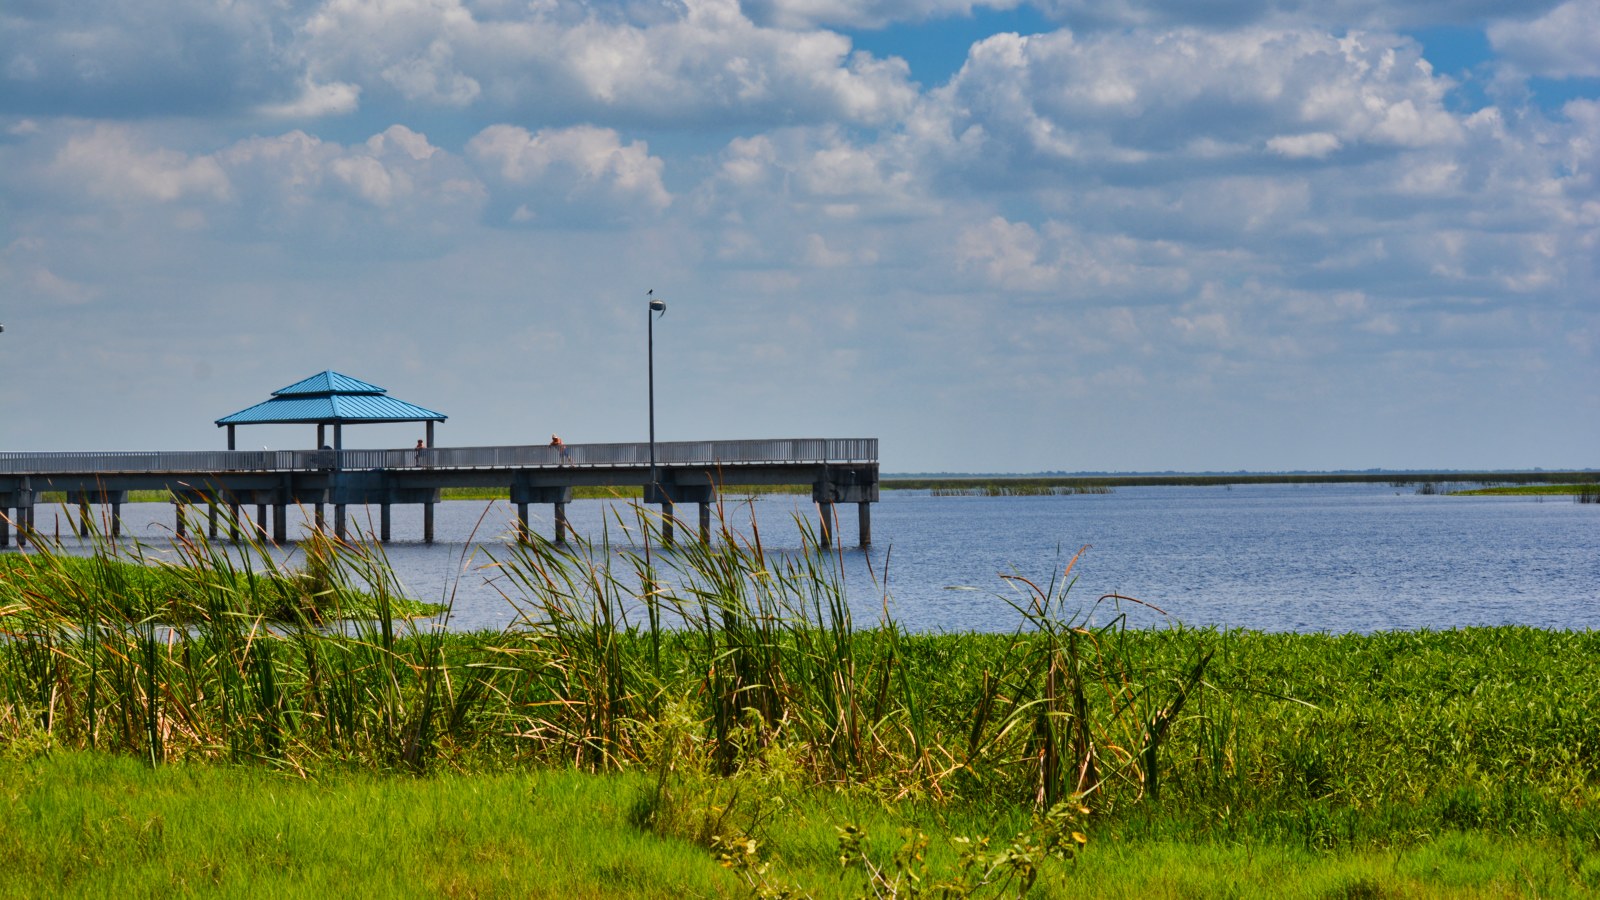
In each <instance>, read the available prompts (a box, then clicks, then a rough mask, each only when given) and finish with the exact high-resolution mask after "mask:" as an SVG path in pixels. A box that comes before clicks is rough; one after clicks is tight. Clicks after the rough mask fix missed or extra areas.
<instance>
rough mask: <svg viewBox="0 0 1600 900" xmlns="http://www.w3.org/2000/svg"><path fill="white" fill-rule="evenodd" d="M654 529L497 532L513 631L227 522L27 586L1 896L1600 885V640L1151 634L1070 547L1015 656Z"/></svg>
mask: <svg viewBox="0 0 1600 900" xmlns="http://www.w3.org/2000/svg"><path fill="white" fill-rule="evenodd" d="M634 513H635V515H636V516H637V517H638V518H637V520H636V521H633V522H629V523H622V522H618V523H617V524H618V526H619V527H620V526H622V525H624V524H626V525H627V526H628V530H629V532H630V533H631V534H635V535H644V536H645V540H644V542H643V544H642V545H641V546H639V547H637V548H631V547H630V548H622V549H618V548H613V547H609V546H606V544H605V543H604V540H603V536H602V540H601V541H600V542H599V543H598V544H596V545H585V544H582V543H580V544H577V545H576V546H574V547H572V548H564V547H555V546H552V545H549V544H547V543H533V544H527V545H519V546H514V547H508V548H504V549H503V550H502V551H497V553H498V556H499V558H497V559H493V560H491V562H490V565H491V567H492V569H493V571H494V573H495V574H496V575H497V579H498V580H497V582H496V583H497V584H500V585H501V587H502V590H503V591H504V592H505V594H506V599H507V602H509V603H512V604H514V605H515V606H516V608H517V609H518V610H519V611H520V612H521V621H520V622H519V623H518V624H517V625H516V626H515V627H513V628H511V629H508V630H507V631H506V632H504V633H499V634H449V633H446V632H444V631H441V630H438V629H433V628H428V627H421V626H418V625H415V624H408V623H405V622H403V621H398V620H397V619H396V618H395V617H393V616H389V615H380V616H378V617H377V618H375V619H373V620H364V621H358V622H354V623H350V624H349V625H347V626H340V627H328V626H327V625H325V624H324V621H326V620H324V619H319V618H317V617H312V616H309V615H294V616H291V617H290V618H288V619H281V620H279V621H277V622H276V623H271V622H269V621H268V620H267V619H266V618H265V616H264V615H263V614H262V613H261V612H260V611H259V610H254V609H252V608H250V607H248V606H241V605H240V602H241V599H242V596H241V588H240V585H241V583H244V584H249V583H250V582H248V580H247V581H245V582H241V581H240V580H239V578H238V576H239V574H240V573H239V572H238V566H239V563H238V561H237V559H238V557H237V555H235V554H230V553H227V552H223V551H222V550H220V549H219V548H213V547H209V546H208V545H206V544H204V543H203V541H200V542H194V540H195V539H191V543H188V544H185V545H183V546H182V547H181V548H180V550H181V554H182V563H183V564H182V565H175V566H171V567H169V571H167V572H165V573H164V574H163V578H162V580H158V581H156V582H149V581H145V580H141V579H139V578H132V577H123V576H122V575H117V574H111V575H104V576H102V575H101V574H96V573H102V572H106V573H117V572H120V571H121V570H120V569H118V568H117V567H114V566H113V567H103V568H95V569H91V571H90V573H89V574H87V575H85V574H84V573H82V572H78V571H76V570H74V569H72V568H71V566H73V565H76V563H68V562H66V561H65V560H64V558H61V557H57V556H54V555H51V554H48V553H45V554H39V555H37V556H36V557H35V563H34V565H35V567H34V568H32V569H26V570H25V571H26V573H27V574H26V575H25V576H23V575H19V574H18V572H22V571H24V569H23V568H21V567H18V566H16V565H14V564H8V565H6V566H3V567H0V759H3V760H4V763H3V767H4V768H3V772H0V783H3V784H4V785H5V788H4V789H3V790H0V804H4V806H3V811H0V814H3V816H4V819H3V825H4V827H3V828H0V853H3V862H5V863H6V865H0V870H12V869H15V870H18V871H22V872H31V873H33V874H32V876H30V877H31V878H32V879H33V880H32V881H31V882H6V881H5V880H4V879H5V878H6V877H8V876H7V875H5V874H3V873H0V886H4V889H5V890H7V891H12V892H18V893H26V892H27V890H26V884H28V883H36V884H45V885H53V886H56V887H59V890H60V892H62V893H79V892H88V893H102V892H103V893H110V892H111V891H113V890H116V891H118V892H121V888H120V887H118V885H130V886H134V887H136V888H137V887H138V886H139V885H145V884H156V883H159V884H160V885H163V886H165V887H167V888H171V887H172V886H174V885H177V886H179V888H180V889H182V885H190V886H191V887H192V889H195V890H200V889H205V890H210V889H212V888H215V889H217V890H219V891H225V892H227V891H238V892H243V891H245V890H247V889H248V888H250V887H255V886H258V885H266V884H268V883H269V881H270V883H271V884H273V885H278V886H281V889H282V891H283V892H286V893H292V892H296V891H298V890H299V888H298V887H297V885H298V884H299V882H297V881H295V880H294V879H296V878H302V877H303V878H304V879H305V880H306V881H305V883H306V884H315V883H318V882H319V881H320V880H323V879H326V878H333V877H338V878H342V879H349V880H354V881H357V882H360V883H364V884H365V883H369V882H370V883H371V884H374V885H377V886H378V887H376V888H375V891H376V892H384V891H388V892H390V893H394V894H409V895H420V894H430V895H431V894H438V893H446V894H452V893H455V894H474V893H475V894H519V893H533V894H536V895H537V894H539V893H540V892H541V891H542V890H544V889H543V888H540V887H536V886H530V884H531V882H530V881H529V878H530V876H529V870H531V871H541V870H544V869H547V868H552V867H555V868H559V869H560V870H561V871H562V872H563V873H567V872H570V873H572V874H570V875H567V874H562V875H561V878H566V879H567V880H566V881H562V880H559V879H553V880H552V879H546V880H544V881H540V882H539V883H540V884H545V883H549V884H551V885H554V887H551V888H550V889H549V892H550V893H557V892H559V893H565V894H577V895H579V896H611V895H618V894H633V895H640V896H651V895H661V894H663V893H666V892H668V891H671V892H672V893H674V894H677V895H680V896H681V895H684V894H685V893H688V894H689V895H691V896H699V895H704V896H782V895H784V892H785V891H792V890H793V889H795V888H801V889H803V890H804V892H805V893H809V894H814V895H816V896H910V895H913V894H915V892H916V891H915V890H913V888H915V889H916V890H920V891H923V895H927V896H941V895H940V894H938V893H937V892H936V891H934V890H933V888H934V886H936V885H942V886H943V887H944V888H946V889H947V892H946V893H945V894H943V896H963V895H966V894H986V895H991V896H993V895H998V896H1007V895H1013V894H1019V893H1027V892H1029V891H1031V892H1032V894H1031V895H1036V896H1065V895H1066V894H1067V893H1080V892H1087V893H1090V894H1094V895H1102V896H1135V895H1138V896H1149V895H1152V894H1154V895H1157V896H1161V895H1170V896H1214V895H1236V896H1286V895H1299V896H1308V897H1316V896H1339V897H1379V896H1516V895H1524V896H1559V895H1562V894H1564V893H1565V894H1569V895H1573V896H1578V895H1582V893H1583V892H1585V891H1600V666H1597V665H1596V663H1597V661H1600V635H1597V634H1593V633H1567V632H1549V631H1540V630H1535V629H1526V628H1498V629H1468V630H1460V631H1442V632H1420V633H1390V634H1375V635H1367V636H1362V635H1283V634H1260V633H1249V632H1219V631H1214V630H1205V629H1201V630H1196V629H1185V628H1182V627H1177V626H1173V627H1170V628H1164V629H1157V630H1150V631H1141V630H1135V629H1131V628H1129V627H1127V624H1126V619H1125V618H1123V617H1122V616H1121V615H1120V614H1119V612H1118V610H1119V608H1121V607H1123V606H1126V605H1128V604H1134V603H1137V602H1138V601H1136V600H1132V599H1130V598H1121V597H1103V598H1099V599H1098V600H1096V599H1092V598H1089V599H1084V600H1078V599H1076V598H1073V597H1072V596H1071V593H1070V588H1071V584H1072V582H1071V571H1072V564H1071V563H1070V562H1069V563H1067V564H1066V565H1064V566H1063V567H1062V569H1061V571H1059V572H1056V573H1053V574H1052V573H1046V575H1045V577H1043V578H1041V579H1039V580H1037V581H1030V580H1026V579H1024V578H1021V577H1018V576H1006V577H1005V578H1004V579H1003V580H1002V582H1001V583H1002V586H1003V589H1004V590H1005V591H1006V592H1007V593H1006V594H1005V596H1007V597H1008V598H1009V600H1010V602H1011V603H1012V604H1013V608H1014V610H1015V616H1016V623H1017V628H1016V630H1015V631H1014V632H1012V633H1009V634H953V635H940V634H908V633H905V632H903V631H901V630H900V629H899V628H898V627H897V626H896V625H895V624H894V623H893V622H892V621H890V620H887V619H884V620H880V621H878V622H877V623H875V624H874V625H873V626H872V627H868V628H858V627H856V625H855V623H854V622H853V620H852V617H851V614H850V610H849V608H848V607H847V606H846V605H845V604H844V598H843V593H842V588H841V587H840V585H841V584H842V579H841V578H840V577H839V573H838V572H837V571H836V570H835V569H834V568H833V567H834V566H836V565H838V564H839V560H840V558H839V557H836V556H833V555H831V554H827V553H822V552H817V551H816V549H815V548H814V547H809V548H807V549H806V551H805V552H802V553H798V554H775V553H771V552H768V551H767V550H766V549H764V548H763V547H762V544H761V541H760V535H759V533H753V534H751V535H749V536H748V537H747V536H743V535H741V534H738V533H735V532H734V531H732V530H731V529H729V528H727V527H724V528H723V529H722V531H721V534H720V535H719V540H718V541H716V542H715V543H714V544H713V546H711V547H703V546H700V545H698V544H687V545H680V546H679V547H678V548H677V549H675V550H673V551H670V552H663V551H662V550H661V549H660V547H659V545H658V542H657V540H656V538H657V537H658V536H659V526H660V522H659V520H656V519H654V518H653V516H654V513H653V512H652V511H650V510H648V509H636V510H635V511H634ZM619 515H620V514H619ZM680 527H681V526H680ZM683 530H684V531H685V532H688V531H689V529H687V528H684V529H683ZM107 552H111V551H110V549H109V548H108V549H107ZM304 558H305V560H306V563H307V566H308V567H309V568H310V569H312V570H313V571H311V572H308V573H307V574H308V575H309V576H310V577H311V578H312V580H313V581H314V582H315V583H316V584H317V585H319V587H318V589H317V593H318V595H319V596H321V597H322V600H321V602H322V603H323V604H324V605H325V606H326V607H327V608H329V609H334V610H339V609H345V608H348V603H350V602H353V600H351V599H350V598H353V597H354V596H356V595H358V594H360V595H366V596H370V597H374V598H377V599H378V601H379V602H380V604H386V603H388V602H389V600H390V599H392V598H396V597H399V596H402V592H400V590H399V588H398V586H397V585H394V584H393V578H392V573H390V572H389V571H388V569H387V567H386V566H385V565H384V563H383V560H382V556H381V548H380V547H375V546H369V545H346V544H341V543H340V542H337V541H334V540H332V539H318V540H316V541H313V542H310V544H309V545H307V547H306V548H305V556H304ZM98 559H99V558H98V557H97V561H98ZM52 560H54V561H56V563H52ZM53 564H59V569H58V570H53V569H51V566H52V565H53ZM173 598H182V604H181V605H182V608H184V609H187V610H190V611H191V612H192V613H193V615H191V616H189V617H187V618H182V617H177V618H174V617H166V618H164V617H163V616H164V614H163V613H162V611H164V610H170V609H174V608H176V607H177V605H178V603H177V601H176V600H174V599H173ZM174 621H175V622H181V623H183V624H182V627H171V625H170V624H163V623H164V622H174ZM134 760H137V761H139V762H138V763H135V762H134ZM96 784H99V785H101V786H100V787H99V788H95V789H93V790H90V789H89V786H92V785H96ZM72 785H83V786H85V787H84V789H82V790H78V789H75V788H72V787H71V786H72ZM174 785H176V787H174ZM97 798H98V799H97ZM208 798H209V799H208ZM562 798H570V799H565V800H564V799H562ZM93 803H99V804H101V805H100V806H83V805H74V804H93ZM547 803H549V804H555V805H546V804H547ZM562 803H570V804H571V805H570V806H563V805H561V804H562ZM186 804H190V805H186ZM534 819H537V820H540V821H542V822H544V823H545V824H542V825H541V824H537V823H536V822H534V821H532V820H534ZM191 822H192V823H195V824H193V825H191ZM262 822H266V823H267V824H265V825H263V824H261V823H262ZM252 823H254V824H252ZM269 829H270V832H271V835H272V837H271V839H270V840H269V839H268V838H267V832H268V830H269ZM840 829H843V830H842V831H841V830H840ZM402 831H406V832H416V833H417V834H418V835H431V837H428V838H425V837H418V838H415V839H412V838H408V837H404V836H402V835H400V834H399V832H402ZM957 838H966V839H970V840H969V841H968V842H966V843H960V842H958V841H957V840H956V839H957ZM642 845H648V848H649V849H648V850H647V849H642ZM617 848H622V849H620V850H617ZM613 851H616V852H613ZM402 855H403V856H405V857H406V859H405V860H397V859H396V857H397V856H402ZM412 858H414V860H413V859H412ZM101 859H105V860H108V861H109V862H106V863H105V864H103V865H102V864H101V863H100V862H99V860H101ZM841 859H842V860H843V863H841ZM430 860H431V862H429V861H430ZM549 860H556V861H558V862H547V861H549ZM719 864H726V866H727V868H722V867H721V865H719ZM208 866H209V868H208ZM271 867H276V868H277V869H278V870H280V871H275V872H272V873H270V874H268V873H266V872H265V871H264V870H265V869H267V868H271ZM257 869H261V870H263V871H257ZM123 870H126V872H138V873H142V874H141V875H139V876H138V877H137V878H136V877H135V876H134V875H129V874H126V872H124V871H123ZM646 870H647V871H646ZM51 873H60V874H58V875H56V876H55V877H56V878H58V879H71V878H81V879H83V880H82V881H59V880H55V881H52V880H50V879H51V877H52V875H51ZM19 877H21V876H19ZM102 879H109V880H102ZM116 879H124V880H122V881H117V880H116ZM207 879H210V881H209V882H208V881H207ZM451 879H456V880H451ZM322 883H325V881H323V882H322ZM207 884H210V885H211V887H205V885H207ZM232 885H239V887H233V886H232ZM663 885H666V886H665V887H663ZM193 886H200V887H193ZM685 886H687V887H685ZM139 889H140V890H143V888H139ZM52 890H54V888H52ZM275 892H276V891H275ZM791 895H795V894H791Z"/></svg>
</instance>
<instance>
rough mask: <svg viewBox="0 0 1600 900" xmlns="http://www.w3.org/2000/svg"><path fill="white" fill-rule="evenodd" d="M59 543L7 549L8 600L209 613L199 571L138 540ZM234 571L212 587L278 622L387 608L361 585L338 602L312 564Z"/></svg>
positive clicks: (134, 615) (425, 607)
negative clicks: (132, 543) (75, 545)
mask: <svg viewBox="0 0 1600 900" xmlns="http://www.w3.org/2000/svg"><path fill="white" fill-rule="evenodd" d="M55 550H56V547H55V545H53V544H52V543H48V542H47V543H46V544H45V546H44V548H43V551H42V553H41V552H36V553H32V554H5V555H0V605H3V604H5V602H6V601H7V600H8V599H11V600H15V599H17V598H18V597H19V596H20V595H23V594H27V593H33V594H40V595H46V596H52V597H56V598H60V599H61V600H63V601H64V602H65V604H66V605H67V608H68V609H70V608H72V607H82V606H86V605H89V606H92V605H98V604H99V600H98V599H96V598H97V596H111V597H116V598H119V599H120V600H121V601H122V602H123V605H122V607H121V610H120V612H121V615H122V617H123V618H124V619H126V620H128V621H139V620H141V619H146V618H151V619H153V620H154V621H157V622H160V623H162V624H166V625H178V624H186V623H193V622H195V621H197V620H198V619H199V618H201V617H203V616H205V615H206V614H207V611H206V609H205V591H204V590H202V589H199V588H198V586H197V585H196V578H195V574H196V573H190V572H184V571H182V570H181V567H180V566H176V565H174V564H173V563H172V562H170V561H167V560H165V559H161V558H155V559H152V558H150V557H148V556H146V555H144V554H143V553H142V552H141V550H140V548H138V547H135V548H133V549H131V550H130V551H129V552H130V553H132V554H133V556H132V558H131V559H120V558H116V557H114V556H90V557H76V556H66V555H61V554H59V553H56V552H54V551H55ZM228 575H229V578H228V580H227V582H225V583H220V584H216V583H214V584H211V585H208V587H209V588H211V589H212V590H214V591H216V592H219V593H223V594H225V595H226V596H228V597H229V598H230V603H229V607H228V608H229V609H230V611H231V612H232V613H234V614H238V615H242V616H248V617H259V618H263V619H266V620H268V621H274V622H289V621H293V620H294V619H295V618H296V617H298V616H310V617H311V618H313V619H315V620H318V621H322V620H325V619H330V618H350V619H370V618H376V617H377V615H378V614H379V604H378V600H377V598H376V597H374V596H373V595H372V594H370V593H367V592H364V591H359V590H355V591H349V592H346V594H345V595H344V596H343V597H341V598H339V603H338V608H337V609H335V608H334V604H333V603H331V602H330V600H331V598H332V595H331V592H330V591H328V589H327V585H325V584H322V583H320V582H319V581H318V579H317V578H316V577H315V576H314V574H313V573H311V572H307V571H305V570H301V569H292V568H274V569H273V570H271V571H269V572H266V573H246V572H241V571H233V572H230V573H228ZM108 586H109V587H108ZM389 604H390V610H389V612H390V614H391V615H396V616H400V617H412V616H429V615H434V614H436V613H438V612H441V611H442V610H443V609H444V607H443V606H442V605H440V604H437V603H426V602H423V601H419V600H411V599H407V598H404V597H395V598H392V599H391V600H390V601H389ZM68 614H69V615H70V614H71V613H70V612H69V613H68Z"/></svg>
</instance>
